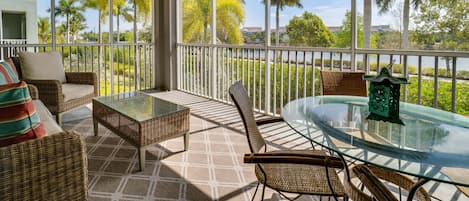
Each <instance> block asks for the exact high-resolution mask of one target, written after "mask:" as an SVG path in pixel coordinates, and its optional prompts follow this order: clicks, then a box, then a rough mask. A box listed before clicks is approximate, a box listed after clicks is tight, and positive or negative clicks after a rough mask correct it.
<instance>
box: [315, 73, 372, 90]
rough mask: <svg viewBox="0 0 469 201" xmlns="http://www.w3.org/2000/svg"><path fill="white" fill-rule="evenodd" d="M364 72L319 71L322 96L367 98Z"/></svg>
mask: <svg viewBox="0 0 469 201" xmlns="http://www.w3.org/2000/svg"><path fill="white" fill-rule="evenodd" d="M363 75H365V73H364V72H338V71H321V94H322V95H350V96H367V88H366V81H365V80H363V79H362V77H363Z"/></svg>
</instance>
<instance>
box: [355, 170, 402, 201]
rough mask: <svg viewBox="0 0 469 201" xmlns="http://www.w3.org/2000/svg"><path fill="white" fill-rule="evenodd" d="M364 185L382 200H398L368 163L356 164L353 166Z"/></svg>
mask: <svg viewBox="0 0 469 201" xmlns="http://www.w3.org/2000/svg"><path fill="white" fill-rule="evenodd" d="M351 170H352V172H353V174H354V175H356V176H357V177H358V178H359V179H360V181H361V182H362V183H363V185H364V186H365V187H366V188H367V189H368V191H370V192H371V194H372V195H373V197H375V198H376V199H377V200H382V201H397V198H396V197H394V195H393V194H392V193H391V191H389V189H388V188H386V186H384V184H383V183H382V182H381V181H380V180H379V179H378V177H377V176H376V175H375V174H374V173H373V172H372V171H371V170H370V169H368V167H367V166H366V165H356V166H354V167H352V168H351Z"/></svg>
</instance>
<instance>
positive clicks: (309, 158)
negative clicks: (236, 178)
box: [244, 152, 344, 169]
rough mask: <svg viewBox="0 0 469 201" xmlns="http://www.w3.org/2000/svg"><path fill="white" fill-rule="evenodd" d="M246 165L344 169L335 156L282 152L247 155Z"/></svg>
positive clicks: (245, 157) (340, 161) (245, 158)
mask: <svg viewBox="0 0 469 201" xmlns="http://www.w3.org/2000/svg"><path fill="white" fill-rule="evenodd" d="M244 163H291V164H304V165H319V166H326V167H331V168H338V169H343V168H344V163H343V162H342V159H340V158H337V157H334V156H325V155H314V154H300V153H281V152H266V153H251V154H245V155H244Z"/></svg>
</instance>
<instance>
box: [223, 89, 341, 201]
mask: <svg viewBox="0 0 469 201" xmlns="http://www.w3.org/2000/svg"><path fill="white" fill-rule="evenodd" d="M229 93H230V97H231V99H232V100H233V102H234V103H235V105H236V107H237V109H238V112H239V113H240V115H241V118H242V120H243V124H244V127H245V130H246V136H247V140H248V143H249V148H250V150H251V153H250V154H246V155H245V158H244V162H246V163H254V164H255V174H256V177H257V179H258V181H259V182H258V184H257V187H256V193H257V190H258V188H259V183H262V184H263V189H262V199H264V193H265V188H266V187H269V188H271V189H274V190H276V191H277V192H278V193H279V194H280V195H282V196H285V195H284V194H283V192H289V193H298V194H300V195H301V194H309V195H318V196H334V197H343V198H346V194H345V190H344V187H343V186H342V183H341V181H340V179H339V177H338V175H337V173H336V168H337V169H342V168H344V164H343V163H342V160H341V159H339V158H336V157H333V156H329V155H327V154H326V152H325V151H322V150H313V151H310V150H277V151H267V146H266V143H265V141H264V138H263V137H262V135H261V133H260V131H259V129H258V127H257V126H258V125H262V124H266V123H272V122H276V121H280V120H281V119H280V118H277V119H273V120H263V121H257V122H256V120H255V119H254V114H253V111H252V105H251V102H250V101H249V97H248V95H247V92H246V90H245V89H244V87H243V85H242V84H241V82H239V81H238V82H236V83H235V84H233V85H232V86H231V87H230V89H229ZM256 193H255V194H254V196H253V198H254V197H255V195H256ZM300 195H298V197H299V196H300ZM298 197H297V198H298ZM295 199H296V198H295Z"/></svg>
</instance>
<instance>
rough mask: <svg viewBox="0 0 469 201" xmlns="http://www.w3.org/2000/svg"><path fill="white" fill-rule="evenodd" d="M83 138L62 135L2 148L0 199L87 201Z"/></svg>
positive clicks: (69, 133)
mask: <svg viewBox="0 0 469 201" xmlns="http://www.w3.org/2000/svg"><path fill="white" fill-rule="evenodd" d="M87 180H88V176H87V161H86V156H85V147H84V144H83V142H82V140H81V139H80V136H79V135H78V134H76V133H74V132H63V133H60V134H55V135H51V136H46V137H44V138H41V139H35V140H30V141H27V142H23V143H19V144H14V145H10V146H7V147H2V148H0V200H18V201H19V200H76V201H79V200H80V201H81V200H87V185H88V184H87V182H88V181H87Z"/></svg>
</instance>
